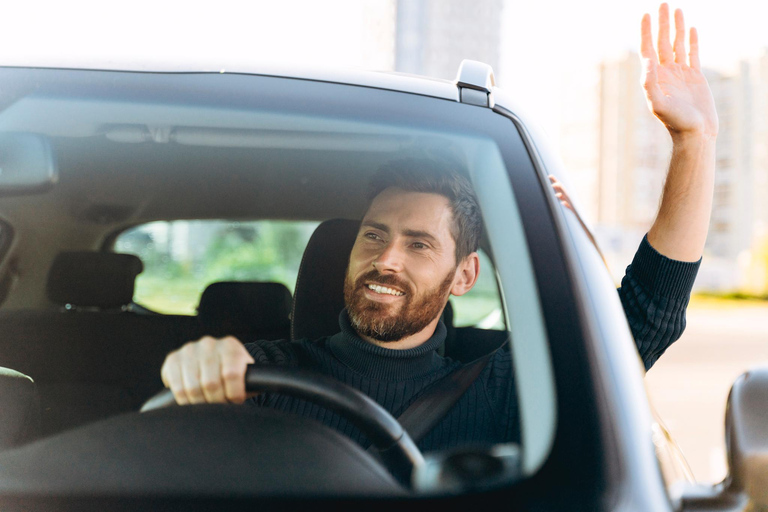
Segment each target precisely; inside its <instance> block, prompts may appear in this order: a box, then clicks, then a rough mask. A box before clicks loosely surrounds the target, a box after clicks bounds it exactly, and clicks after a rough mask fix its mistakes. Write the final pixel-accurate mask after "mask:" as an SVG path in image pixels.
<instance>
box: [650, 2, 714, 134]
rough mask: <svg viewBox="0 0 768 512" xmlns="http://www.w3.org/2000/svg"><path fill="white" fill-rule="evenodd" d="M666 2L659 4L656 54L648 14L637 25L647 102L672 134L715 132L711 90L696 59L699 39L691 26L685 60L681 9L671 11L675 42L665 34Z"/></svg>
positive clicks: (667, 21)
mask: <svg viewBox="0 0 768 512" xmlns="http://www.w3.org/2000/svg"><path fill="white" fill-rule="evenodd" d="M669 32H670V24H669V6H668V5H667V4H662V5H661V7H660V8H659V37H658V54H657V53H656V50H655V49H654V47H653V41H652V35H651V17H650V15H648V14H646V15H645V16H644V17H643V21H642V25H641V47H640V53H641V55H642V57H643V61H644V63H645V70H644V71H645V73H644V80H643V87H644V88H645V93H646V98H647V99H648V106H649V107H650V109H651V111H652V112H653V113H654V115H655V116H656V117H658V118H659V119H660V120H661V121H662V122H663V123H664V124H665V125H666V126H667V128H668V129H669V130H670V133H671V134H672V136H673V137H674V136H676V135H684V134H686V133H696V134H702V135H707V136H715V135H717V130H718V119H717V112H716V110H715V102H714V99H713V97H712V91H711V90H710V89H709V84H708V83H707V79H706V78H705V77H704V74H703V73H702V72H701V64H700V62H699V41H698V35H697V32H696V29H695V28H692V29H691V32H690V41H689V45H690V53H689V54H688V59H687V61H686V53H685V24H684V21H683V13H682V11H680V10H679V9H678V10H676V11H675V42H674V46H673V45H672V44H671V43H670V38H669Z"/></svg>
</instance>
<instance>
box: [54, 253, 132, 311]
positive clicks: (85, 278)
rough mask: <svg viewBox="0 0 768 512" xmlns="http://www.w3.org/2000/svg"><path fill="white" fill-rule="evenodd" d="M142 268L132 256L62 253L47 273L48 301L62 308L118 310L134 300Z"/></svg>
mask: <svg viewBox="0 0 768 512" xmlns="http://www.w3.org/2000/svg"><path fill="white" fill-rule="evenodd" d="M143 269H144V266H143V264H142V263H141V260H140V259H139V258H138V257H136V256H134V255H132V254H116V253H112V252H85V251H84V252H62V253H59V255H58V256H56V259H54V260H53V264H52V265H51V270H50V271H49V272H48V287H47V293H48V298H49V299H50V300H51V301H52V302H55V303H56V304H61V305H65V304H72V305H74V306H78V307H97V308H102V309H112V308H119V307H121V306H125V305H127V304H130V303H131V301H132V300H133V288H134V283H135V281H136V276H137V275H139V274H140V273H141V271H142V270H143Z"/></svg>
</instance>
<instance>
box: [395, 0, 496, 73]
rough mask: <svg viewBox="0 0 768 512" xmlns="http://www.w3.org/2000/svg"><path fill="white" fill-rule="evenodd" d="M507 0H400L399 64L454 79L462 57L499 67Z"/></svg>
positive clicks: (410, 70) (404, 69) (405, 69)
mask: <svg viewBox="0 0 768 512" xmlns="http://www.w3.org/2000/svg"><path fill="white" fill-rule="evenodd" d="M502 7H503V0H475V1H472V2H467V1H466V0H397V16H396V18H397V22H396V29H395V70H396V71H400V72H403V73H413V74H418V75H426V76H433V77H437V78H445V79H448V80H453V79H454V78H456V72H457V71H458V69H459V64H460V63H461V61H462V60H463V59H472V60H479V61H482V62H485V63H487V64H490V65H491V66H492V67H493V68H494V69H499V49H500V45H501V10H502Z"/></svg>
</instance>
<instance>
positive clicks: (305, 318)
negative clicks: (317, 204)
mask: <svg viewBox="0 0 768 512" xmlns="http://www.w3.org/2000/svg"><path fill="white" fill-rule="evenodd" d="M359 229H360V222H359V221H356V220H349V219H331V220H326V221H325V222H322V223H321V224H320V225H319V226H317V229H315V232H314V233H313V234H312V237H311V238H310V239H309V243H308V244H307V248H306V249H304V257H303V258H302V260H301V266H300V267H299V276H298V278H297V279H296V290H295V291H294V298H293V313H292V315H291V338H293V339H294V340H298V339H302V338H309V339H316V338H321V337H323V336H331V335H333V334H336V333H337V332H339V313H341V310H342V309H344V276H345V275H346V273H347V264H348V263H349V253H350V252H351V251H352V246H353V245H354V244H355V238H357V232H358V230H359Z"/></svg>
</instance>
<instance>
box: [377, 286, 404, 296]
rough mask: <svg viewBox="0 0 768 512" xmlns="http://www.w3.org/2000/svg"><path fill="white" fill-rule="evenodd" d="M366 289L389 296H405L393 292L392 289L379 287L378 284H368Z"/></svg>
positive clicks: (395, 291)
mask: <svg viewBox="0 0 768 512" xmlns="http://www.w3.org/2000/svg"><path fill="white" fill-rule="evenodd" d="M368 288H369V289H371V290H373V291H375V292H376V293H388V294H389V295H394V296H396V297H399V296H400V295H405V294H404V293H403V292H399V291H397V290H393V289H392V288H387V287H386V286H379V285H378V284H369V285H368Z"/></svg>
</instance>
